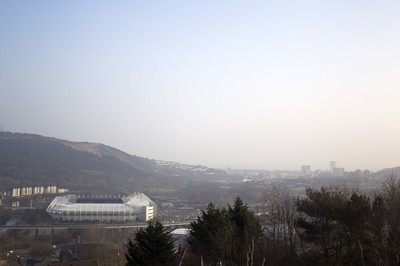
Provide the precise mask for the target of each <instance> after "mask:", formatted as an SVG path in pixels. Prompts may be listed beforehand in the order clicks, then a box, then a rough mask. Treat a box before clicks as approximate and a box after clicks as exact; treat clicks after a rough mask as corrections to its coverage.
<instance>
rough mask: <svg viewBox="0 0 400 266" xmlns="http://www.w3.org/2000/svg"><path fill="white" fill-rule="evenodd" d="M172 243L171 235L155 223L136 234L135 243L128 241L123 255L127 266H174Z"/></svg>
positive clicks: (159, 224)
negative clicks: (126, 249)
mask: <svg viewBox="0 0 400 266" xmlns="http://www.w3.org/2000/svg"><path fill="white" fill-rule="evenodd" d="M175 256H176V254H175V250H174V242H173V239H172V237H171V234H170V233H168V232H166V231H165V228H164V227H163V225H162V224H161V223H160V222H158V221H156V222H150V223H149V225H148V226H147V227H146V229H140V230H139V232H138V233H137V234H136V237H135V243H133V242H132V241H131V240H129V244H128V251H127V253H126V254H125V257H126V260H127V263H126V265H127V266H161V265H166V266H168V265H175Z"/></svg>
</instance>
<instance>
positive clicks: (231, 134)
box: [0, 0, 400, 171]
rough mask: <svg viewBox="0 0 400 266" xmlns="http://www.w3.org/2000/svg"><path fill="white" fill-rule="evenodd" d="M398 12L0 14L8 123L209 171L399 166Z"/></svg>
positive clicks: (311, 6) (320, 5)
mask: <svg viewBox="0 0 400 266" xmlns="http://www.w3.org/2000/svg"><path fill="white" fill-rule="evenodd" d="M399 10H400V2H398V1H388V2H385V3H382V2H377V1H363V2H349V1H334V2H295V1H284V2H271V1H263V2H236V3H232V2H230V1H218V2H215V1H201V2H191V1H190V2H178V1H167V2H135V1H120V2H118V3H117V4H116V3H111V2H99V1H85V2H69V1H61V2H60V1H57V2H48V1H34V2H19V1H8V0H5V1H1V2H0V32H1V33H2V34H0V58H1V60H0V124H1V125H2V130H4V131H11V132H21V133H35V134H40V135H45V136H50V137H56V138H60V139H67V140H72V141H89V142H96V143H103V144H106V145H109V146H113V147H116V148H118V149H120V150H123V151H125V152H127V153H129V154H134V155H138V156H143V157H147V158H152V159H160V160H166V161H176V162H181V163H187V164H201V165H206V166H209V167H214V168H227V167H232V168H242V169H245V168H247V169H288V170H298V169H300V167H301V165H311V168H312V169H322V170H326V169H328V163H329V161H331V160H335V161H337V162H340V166H341V167H344V168H345V169H346V170H356V169H370V170H372V171H376V170H380V169H383V168H389V167H395V166H399V165H400V138H399V137H398V136H399V135H400V123H399V121H400V109H399V107H398V99H400V89H399V88H400V76H399V73H400V38H399V37H398V36H400V16H399V15H398V13H399V12H398V11H399Z"/></svg>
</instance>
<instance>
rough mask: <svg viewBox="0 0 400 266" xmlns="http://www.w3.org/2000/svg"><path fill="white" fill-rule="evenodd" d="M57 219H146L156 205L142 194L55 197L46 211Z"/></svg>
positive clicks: (73, 220)
mask: <svg viewBox="0 0 400 266" xmlns="http://www.w3.org/2000/svg"><path fill="white" fill-rule="evenodd" d="M46 211H47V212H48V213H49V214H50V216H51V217H52V218H53V219H54V220H57V221H69V222H83V221H90V222H93V221H99V222H130V221H142V222H147V221H149V220H151V219H153V218H154V217H156V216H157V205H156V204H155V203H154V201H152V200H151V199H150V198H149V197H147V196H146V195H145V194H143V193H133V194H130V195H129V196H123V197H119V196H118V197H117V196H89V197H88V196H85V197H83V196H77V195H66V196H57V197H55V198H54V200H53V201H52V202H51V203H50V205H49V206H48V207H47V210H46Z"/></svg>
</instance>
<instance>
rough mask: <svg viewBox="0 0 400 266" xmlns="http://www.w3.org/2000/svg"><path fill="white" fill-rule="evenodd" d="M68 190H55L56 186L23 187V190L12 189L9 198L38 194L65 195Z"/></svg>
mask: <svg viewBox="0 0 400 266" xmlns="http://www.w3.org/2000/svg"><path fill="white" fill-rule="evenodd" d="M66 192H68V189H66V188H57V186H47V187H46V188H45V187H34V188H32V187H23V188H13V189H12V190H11V193H10V194H11V195H10V196H11V197H21V196H30V195H38V194H56V193H66Z"/></svg>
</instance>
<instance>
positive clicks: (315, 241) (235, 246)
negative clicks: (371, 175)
mask: <svg viewBox="0 0 400 266" xmlns="http://www.w3.org/2000/svg"><path fill="white" fill-rule="evenodd" d="M306 194H307V197H305V198H302V199H292V198H290V196H289V195H288V194H287V193H285V192H284V191H282V190H280V189H279V188H278V187H275V188H272V189H271V190H270V191H269V192H268V193H266V196H267V197H268V198H267V200H266V204H265V216H256V215H255V214H254V213H253V212H251V211H249V210H248V208H247V206H246V205H245V204H244V203H243V202H242V200H241V199H240V198H237V199H236V201H235V202H234V205H233V206H232V207H231V206H229V205H228V207H227V208H216V207H215V206H214V205H213V204H210V205H209V206H208V208H207V210H206V211H203V213H202V215H201V217H199V218H198V219H197V221H195V222H193V223H192V224H191V233H190V236H189V238H188V244H189V246H190V248H191V252H192V254H193V255H194V256H196V257H197V260H196V261H198V262H199V264H198V265H200V261H203V263H204V265H322V264H323V265H399V264H400V181H399V180H398V179H396V178H394V177H391V178H389V179H388V180H387V181H386V182H385V183H384V184H383V187H382V190H381V192H380V193H377V194H375V195H372V196H371V195H370V196H367V195H364V194H361V193H359V192H357V191H349V190H348V189H346V188H341V189H338V188H325V187H322V188H320V189H312V188H309V189H307V191H306ZM261 228H263V230H261Z"/></svg>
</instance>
